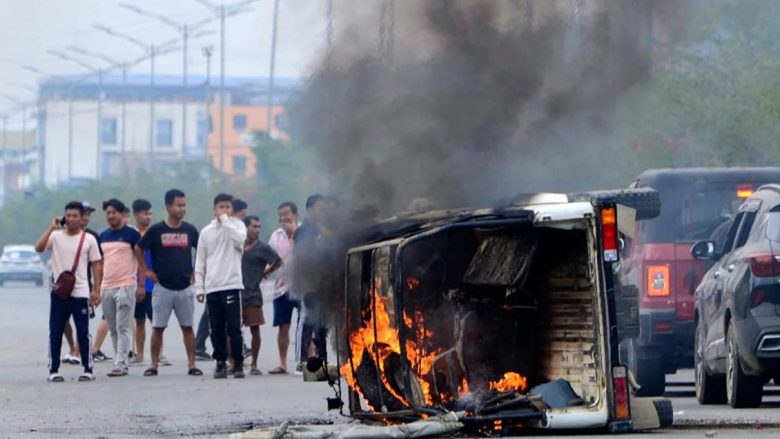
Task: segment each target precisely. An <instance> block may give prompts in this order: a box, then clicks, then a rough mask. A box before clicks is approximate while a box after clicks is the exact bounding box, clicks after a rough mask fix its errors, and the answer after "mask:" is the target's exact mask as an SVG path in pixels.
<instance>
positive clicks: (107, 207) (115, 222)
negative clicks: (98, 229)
mask: <svg viewBox="0 0 780 439" xmlns="http://www.w3.org/2000/svg"><path fill="white" fill-rule="evenodd" d="M125 210H126V207H125V203H123V202H121V201H119V200H117V199H116V198H112V199H110V200H108V201H104V202H103V211H104V212H106V222H107V223H108V225H109V227H111V228H112V229H114V230H116V229H119V228H121V227H122V226H124V225H125Z"/></svg>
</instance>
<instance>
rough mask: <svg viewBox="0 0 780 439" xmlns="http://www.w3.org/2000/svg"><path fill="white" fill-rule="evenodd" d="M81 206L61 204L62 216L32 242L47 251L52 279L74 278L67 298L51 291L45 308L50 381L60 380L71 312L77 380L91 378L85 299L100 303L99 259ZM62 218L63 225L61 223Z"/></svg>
mask: <svg viewBox="0 0 780 439" xmlns="http://www.w3.org/2000/svg"><path fill="white" fill-rule="evenodd" d="M83 216H84V206H83V205H82V203H81V202H78V201H71V202H70V203H68V204H67V205H66V206H65V216H64V217H63V218H60V217H55V218H54V219H52V222H51V224H50V225H49V227H48V228H47V229H46V230H45V231H44V232H43V234H42V235H41V236H40V238H38V240H37V241H36V242H35V251H37V252H39V253H42V252H44V251H51V253H52V255H51V269H52V275H53V277H54V279H59V278H60V275H61V274H62V273H63V272H66V271H72V273H73V276H74V278H75V282H74V284H73V288H72V290H71V292H70V295H69V297H67V298H61V297H58V296H57V295H56V294H55V293H54V292H53V291H52V293H51V307H50V308H49V378H48V380H49V381H50V382H63V381H65V378H64V377H63V376H62V375H60V373H59V367H60V349H61V348H62V335H63V332H64V331H65V325H66V324H67V323H68V319H69V318H70V316H71V315H73V320H74V322H75V324H76V334H77V338H78V344H79V352H80V355H81V364H82V365H83V366H84V373H82V374H81V376H79V381H92V380H94V379H95V377H94V376H93V375H92V358H91V357H90V343H89V302H90V301H91V302H92V304H93V305H95V306H97V305H98V304H99V303H100V286H101V282H102V279H103V261H102V258H101V256H100V251H99V249H98V243H97V240H95V238H94V237H93V236H92V235H90V234H87V233H86V232H84V231H83V230H82V218H83ZM63 219H64V228H61V227H62V226H61V223H60V221H62V220H63ZM88 266H91V267H92V275H93V278H94V283H93V286H92V291H91V292H90V288H89V281H88V275H87V267H88Z"/></svg>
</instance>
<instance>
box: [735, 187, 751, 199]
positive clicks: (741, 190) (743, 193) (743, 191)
mask: <svg viewBox="0 0 780 439" xmlns="http://www.w3.org/2000/svg"><path fill="white" fill-rule="evenodd" d="M751 195H753V185H751V184H740V185H738V186H737V198H750V196H751Z"/></svg>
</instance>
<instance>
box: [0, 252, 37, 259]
mask: <svg viewBox="0 0 780 439" xmlns="http://www.w3.org/2000/svg"><path fill="white" fill-rule="evenodd" d="M3 259H5V260H7V261H36V260H38V254H37V253H35V252H34V251H30V250H11V251H6V252H4V253H3Z"/></svg>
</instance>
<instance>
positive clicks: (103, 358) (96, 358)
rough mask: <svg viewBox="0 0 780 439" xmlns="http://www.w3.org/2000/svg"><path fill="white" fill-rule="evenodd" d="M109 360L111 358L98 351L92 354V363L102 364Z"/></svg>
mask: <svg viewBox="0 0 780 439" xmlns="http://www.w3.org/2000/svg"><path fill="white" fill-rule="evenodd" d="M110 359H111V357H109V356H107V355H106V354H104V353H103V352H101V351H100V350H97V351H96V352H93V353H92V361H94V362H96V363H102V362H103V361H108V360H110Z"/></svg>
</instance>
